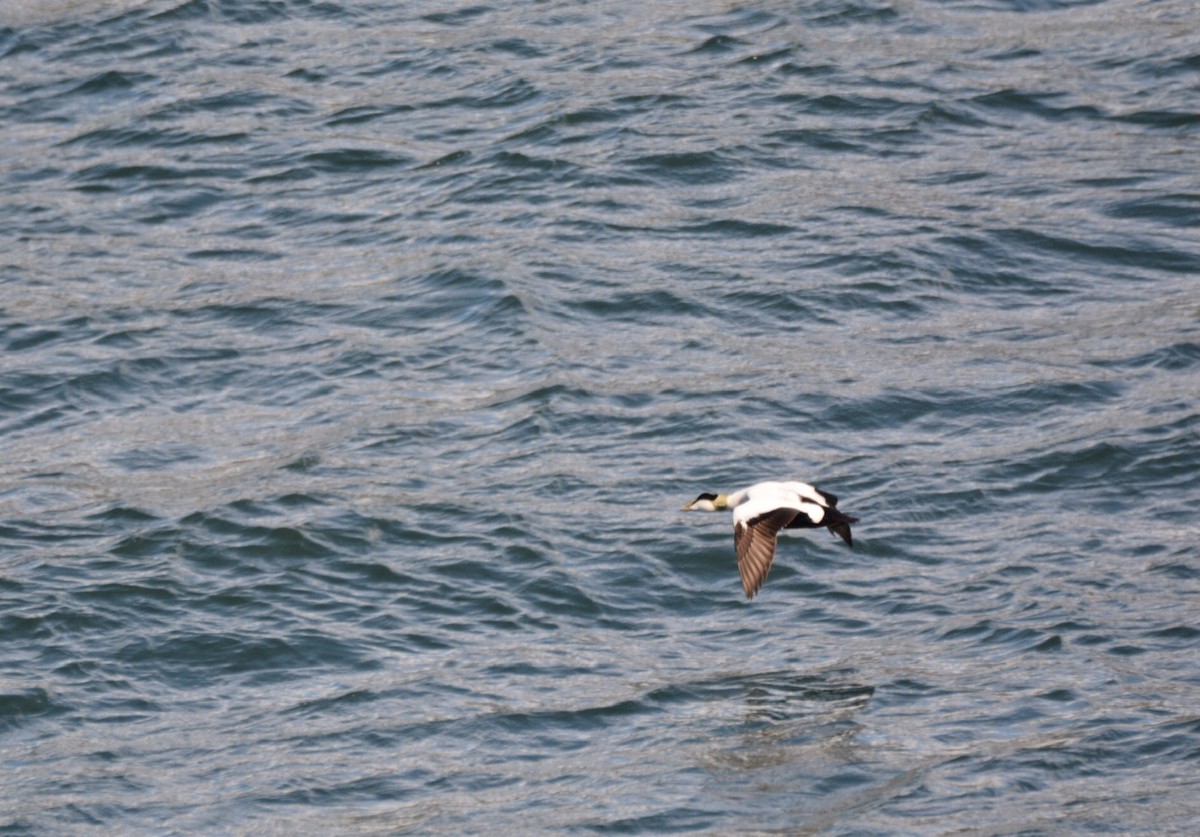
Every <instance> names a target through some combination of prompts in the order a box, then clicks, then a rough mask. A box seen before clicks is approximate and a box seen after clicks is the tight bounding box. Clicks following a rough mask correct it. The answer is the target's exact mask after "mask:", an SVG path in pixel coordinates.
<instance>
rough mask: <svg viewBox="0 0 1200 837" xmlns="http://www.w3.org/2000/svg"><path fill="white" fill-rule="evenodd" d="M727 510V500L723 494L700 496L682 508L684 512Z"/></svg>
mask: <svg viewBox="0 0 1200 837" xmlns="http://www.w3.org/2000/svg"><path fill="white" fill-rule="evenodd" d="M727 508H729V498H728V497H727V496H726V495H724V494H707V493H705V494H701V495H700V496H699V497H697V498H696V499H695V500H692V502H690V503H688V504H687V505H686V506H684V507H683V510H684V511H720V510H721V509H727Z"/></svg>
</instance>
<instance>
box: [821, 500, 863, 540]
mask: <svg viewBox="0 0 1200 837" xmlns="http://www.w3.org/2000/svg"><path fill="white" fill-rule="evenodd" d="M825 515H826V516H827V517H828V518H829V521H828V522H827V523H826V524H825V525H826V526H828V527H829V531H830V532H833V534H835V535H837V536H838V537H839V538H841V539H842V540H844V541H845V542H846V546H854V540H853V539H852V538H851V537H850V524H851V523H858V518H857V517H851V516H850V515H848V514H842V513H841V512H840V511H838V510H837V509H829V510H828V511H826V512H825Z"/></svg>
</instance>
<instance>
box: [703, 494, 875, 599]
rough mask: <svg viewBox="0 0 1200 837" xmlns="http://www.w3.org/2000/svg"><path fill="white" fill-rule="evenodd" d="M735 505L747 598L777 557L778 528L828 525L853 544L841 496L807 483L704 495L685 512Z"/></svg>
mask: <svg viewBox="0 0 1200 837" xmlns="http://www.w3.org/2000/svg"><path fill="white" fill-rule="evenodd" d="M722 509H733V550H734V552H735V553H737V563H738V572H739V573H741V576H742V587H744V588H745V590H746V598H747V599H753V598H754V594H755V593H757V592H758V591H759V588H761V587H762V586H763V582H764V581H766V580H767V573H768V572H770V571H771V562H772V561H773V560H774V559H775V539H776V537H778V535H779V530H780V529H813V528H816V527H818V526H825V527H827V528H828V529H829V531H830V532H833V533H834V534H836V535H838V536H839V537H841V539H842V540H844V541H845V542H846V545H847V546H853V545H854V544H853V541H852V540H851V538H850V524H851V523H857V522H858V518H857V517H850V516H849V515H845V514H842V513H841V512H840V511H838V510H837V497H835V496H833V495H832V494H830V493H829V492H828V491H822V490H821V489H819V488H814V487H813V486H811V485H809V484H808V483H804V482H760V483H755V484H754V485H752V486H750V487H749V488H743V489H742V490H741V491H735V492H733V493H732V494H708V493H705V494H701V495H700V496H699V497H697V498H696V499H695V500H692V502H690V503H688V504H687V505H686V506H684V507H683V510H684V511H721V510H722Z"/></svg>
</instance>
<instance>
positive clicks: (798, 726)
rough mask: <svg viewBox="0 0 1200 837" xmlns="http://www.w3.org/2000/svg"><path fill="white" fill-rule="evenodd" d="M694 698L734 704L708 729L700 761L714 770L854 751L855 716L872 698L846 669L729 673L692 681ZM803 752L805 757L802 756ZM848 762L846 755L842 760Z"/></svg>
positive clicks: (868, 687) (872, 689)
mask: <svg viewBox="0 0 1200 837" xmlns="http://www.w3.org/2000/svg"><path fill="white" fill-rule="evenodd" d="M688 691H689V692H690V693H691V695H692V697H693V698H694V699H700V700H706V701H712V700H720V701H726V702H730V703H737V704H738V709H737V710H734V711H729V712H727V713H722V716H723V718H724V720H723V721H721V722H720V723H718V724H717V725H716V726H715V728H713V729H711V730H710V731H711V733H712V734H713V738H712V745H711V747H709V748H708V749H707V751H706V754H705V756H704V762H705V763H706V764H707V766H709V767H710V768H713V769H718V770H731V769H734V770H736V769H754V768H757V767H772V766H776V765H778V764H781V763H783V762H786V761H792V760H804V759H806V758H809V757H811V755H812V753H813V752H814V751H821V752H822V753H824V755H823V756H822V759H824V758H827V757H829V755H830V752H831V751H833V750H839V749H843V748H845V749H850V748H853V747H854V744H853V741H854V738H855V736H856V735H857V733H858V731H859V730H860V729H861V724H860V723H859V722H858V721H857V720H855V717H856V716H857V715H858V714H859V713H860V712H862V711H863V710H864V709H865V708H866V707H867V706H868V705H869V704H870V701H871V698H872V697H873V695H874V694H875V687H874V686H872V685H870V684H867V683H863V682H862V681H861V680H858V679H857V678H856V676H855V672H854V671H852V670H849V669H827V670H822V671H820V672H809V673H801V672H795V671H786V670H781V671H769V672H759V673H754V674H729V675H725V676H722V677H718V678H712V679H707V680H704V681H701V682H697V683H692V684H690V685H689V687H688ZM806 754H807V755H806ZM845 757H846V758H847V759H849V760H853V757H852V756H850V755H846V756H845Z"/></svg>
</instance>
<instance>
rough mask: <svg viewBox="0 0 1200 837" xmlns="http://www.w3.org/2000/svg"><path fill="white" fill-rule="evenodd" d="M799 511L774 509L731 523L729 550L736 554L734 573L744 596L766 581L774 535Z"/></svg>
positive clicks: (756, 590) (772, 556) (773, 549)
mask: <svg viewBox="0 0 1200 837" xmlns="http://www.w3.org/2000/svg"><path fill="white" fill-rule="evenodd" d="M798 513H799V512H798V511H797V510H796V509H787V508H784V509H774V510H773V511H769V512H766V513H764V514H760V515H758V516H756V517H753V518H751V519H749V520H746V521H742V520H737V521H735V523H734V526H733V551H734V552H735V553H737V563H738V572H739V573H740V574H741V576H742V587H743V588H744V589H745V591H746V598H747V599H752V598H754V594H755V593H757V592H758V591H759V589H760V588H761V587H762V586H763V582H764V581H766V580H767V573H768V572H770V571H771V562H772V561H774V560H775V538H776V537H777V536H778V535H779V530H780V529H782V528H784V527H785V526H787V525H788V524H789V523H791V522H792V520H793V519H794V518H795V517H796V515H797V514H798Z"/></svg>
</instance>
